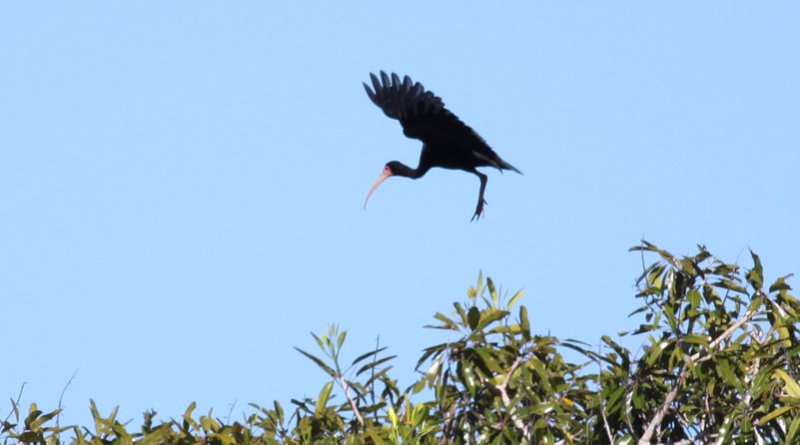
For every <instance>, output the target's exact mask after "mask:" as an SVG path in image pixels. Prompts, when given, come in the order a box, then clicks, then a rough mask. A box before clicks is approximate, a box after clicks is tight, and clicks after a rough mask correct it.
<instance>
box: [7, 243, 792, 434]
mask: <svg viewBox="0 0 800 445" xmlns="http://www.w3.org/2000/svg"><path fill="white" fill-rule="evenodd" d="M632 250H634V251H641V252H642V253H643V255H646V256H647V257H648V258H654V259H653V260H652V263H651V264H650V265H649V266H646V267H644V269H643V272H642V274H641V276H639V278H638V280H637V283H638V292H637V293H636V295H635V298H636V300H637V301H639V304H640V307H639V308H638V309H636V310H634V311H633V312H632V313H631V314H630V315H631V319H632V320H635V321H634V326H632V327H631V328H630V330H628V331H626V332H622V333H619V334H617V335H614V336H611V335H607V336H603V337H602V338H601V339H599V341H597V340H592V341H580V340H574V339H561V338H557V337H554V336H550V335H543V334H541V333H536V332H535V329H534V328H533V327H532V326H531V324H530V322H529V318H528V310H527V308H526V307H525V306H524V305H522V304H520V302H521V297H522V296H523V292H517V293H515V294H513V295H508V294H502V293H501V292H499V291H498V288H497V286H495V284H494V283H493V281H492V280H491V279H488V278H487V279H486V280H483V278H482V277H479V278H478V281H477V284H476V285H475V286H473V287H471V288H470V289H469V290H468V292H467V298H466V299H465V301H462V302H455V303H453V308H452V309H451V310H448V311H445V312H438V313H436V314H435V315H434V319H435V321H434V324H432V325H431V326H428V327H429V328H433V329H441V330H446V331H450V332H452V333H454V334H455V336H456V337H457V338H458V339H457V340H455V341H450V342H447V343H441V344H436V345H432V346H430V347H428V348H426V349H425V350H424V351H423V353H422V355H421V357H420V358H419V361H418V363H417V371H418V375H419V378H418V380H416V381H415V382H411V384H410V386H408V387H402V386H400V384H399V382H398V380H396V379H395V378H393V377H392V369H393V368H392V360H393V359H394V356H392V355H388V354H387V348H386V347H376V348H375V349H374V350H370V351H365V352H364V353H362V354H361V355H358V356H356V358H355V359H353V360H351V361H345V360H344V358H343V350H344V347H345V343H346V337H347V332H346V331H344V330H341V329H339V328H338V327H336V326H330V327H329V328H328V330H327V331H326V332H325V333H321V334H312V336H313V338H314V340H315V342H316V345H317V346H318V348H319V351H318V352H309V351H307V350H306V349H298V351H299V353H301V354H303V355H304V356H306V357H308V358H309V359H310V360H311V361H312V362H313V363H314V364H315V365H316V366H317V367H319V368H320V370H321V371H322V372H324V373H325V374H327V375H328V376H329V378H330V380H329V381H328V382H327V383H326V384H325V385H323V387H322V388H321V389H319V391H318V392H316V393H318V395H317V397H316V398H304V399H299V400H291V405H290V406H289V405H286V406H284V405H283V404H281V403H279V402H277V401H276V402H274V403H272V404H271V405H269V406H261V405H258V404H251V407H252V410H250V411H251V412H250V413H246V414H244V416H243V418H242V419H240V420H235V421H232V422H231V421H229V420H227V421H223V420H222V419H220V418H218V417H215V416H214V415H213V413H212V412H209V413H208V414H207V415H200V416H197V415H195V413H194V409H195V405H194V404H191V405H190V406H189V408H188V409H187V410H186V412H185V413H184V414H183V416H182V417H180V418H177V419H170V420H165V421H157V420H156V413H155V412H147V413H144V419H143V421H142V424H141V426H139V427H137V428H133V427H132V426H131V425H130V423H127V422H126V423H123V422H121V421H120V420H119V419H117V410H116V409H115V410H114V411H112V412H111V413H110V414H109V415H103V414H101V413H99V412H98V410H97V408H96V406H95V405H94V402H91V410H92V415H93V417H94V421H95V422H94V425H91V426H85V427H78V426H61V425H60V424H59V422H58V415H59V413H60V411H61V410H60V408H59V409H56V410H53V411H50V412H47V413H45V412H43V411H42V410H40V409H39V408H38V407H37V405H36V404H31V406H30V408H29V409H28V411H27V414H25V413H23V412H21V409H20V406H19V405H20V404H19V399H17V400H12V401H11V407H12V411H11V413H10V414H9V415H8V417H7V418H6V419H5V420H4V421H3V423H2V432H1V433H0V438H2V440H3V442H4V444H14V443H25V444H43V445H44V444H47V445H57V444H60V443H62V442H69V443H72V444H80V445H83V444H93V445H107V444H132V443H137V444H141V445H155V444H165V445H166V444H170V445H173V444H174V445H178V444H208V445H234V444H235V445H250V444H254V445H255V444H258V445H260V444H301V443H314V444H316V443H319V444H328V443H330V444H334V443H336V444H339V443H343V444H360V443H369V444H385V443H389V444H391V443H420V444H443V443H454V444H506V443H522V444H539V443H548V444H572V443H576V444H581V443H607V444H610V443H615V444H619V443H628V444H633V443H678V444H690V443H698V442H702V443H711V442H714V443H796V442H797V440H798V429H800V384H799V383H798V377H799V376H800V357H798V346H799V345H800V343H798V335H797V328H796V327H797V323H798V317H800V302H798V300H797V299H796V298H794V297H793V296H792V295H791V294H790V291H791V287H790V286H789V284H788V282H787V280H788V278H789V277H790V276H784V277H780V278H778V279H776V280H774V281H773V282H772V283H771V284H769V285H766V284H765V282H764V270H763V266H762V263H761V259H760V258H759V257H758V255H756V254H755V253H752V252H751V259H752V265H751V266H750V267H749V268H743V267H740V266H739V265H737V264H730V263H725V262H723V261H721V260H719V259H718V258H716V257H714V256H713V255H712V254H711V253H710V252H709V251H708V250H707V249H706V248H705V247H704V246H698V248H697V252H696V253H695V254H693V255H691V256H676V255H673V254H671V253H670V252H668V251H666V250H663V249H660V248H658V247H656V246H655V245H653V244H650V243H648V242H642V243H641V245H639V246H636V247H633V248H632ZM619 336H628V337H629V338H628V340H630V338H631V337H632V338H636V339H640V342H641V347H640V348H638V349H637V352H635V353H632V352H631V351H630V350H629V349H627V348H625V347H623V346H622V345H621V343H623V342H622V341H620V339H619ZM615 338H616V339H615ZM567 357H569V359H568V358H567ZM576 357H577V358H576Z"/></svg>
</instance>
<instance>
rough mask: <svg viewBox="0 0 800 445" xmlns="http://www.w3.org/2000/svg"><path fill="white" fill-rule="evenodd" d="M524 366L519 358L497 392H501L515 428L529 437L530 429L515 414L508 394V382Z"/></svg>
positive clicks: (498, 386)
mask: <svg viewBox="0 0 800 445" xmlns="http://www.w3.org/2000/svg"><path fill="white" fill-rule="evenodd" d="M521 364H522V358H517V360H516V361H514V363H513V364H512V365H511V368H510V369H509V370H508V373H507V374H506V376H505V378H504V379H503V383H501V384H499V385H497V386H496V388H497V390H498V391H500V398H501V399H502V400H503V405H505V406H506V410H508V413H509V415H510V416H511V421H512V422H514V426H516V427H517V428H518V429H519V430H520V431H522V434H523V435H524V436H525V437H528V433H529V428H528V426H527V425H525V422H523V421H522V419H520V418H519V417H517V414H516V413H515V412H514V408H513V407H512V406H511V399H510V398H509V397H508V393H507V392H506V388H507V387H508V381H509V380H511V375H512V374H514V371H516V370H517V368H519V365H521Z"/></svg>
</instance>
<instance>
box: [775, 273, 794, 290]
mask: <svg viewBox="0 0 800 445" xmlns="http://www.w3.org/2000/svg"><path fill="white" fill-rule="evenodd" d="M792 275H793V274H789V275H786V276H785V277H780V278H778V279H777V280H775V282H774V283H772V285H771V286H770V287H769V291H770V293H771V292H775V291H781V290H786V291H788V290H792V286H789V284H788V283H786V280H787V279H788V278H790V277H791V276H792Z"/></svg>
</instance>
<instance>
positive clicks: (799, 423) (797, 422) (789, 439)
mask: <svg viewBox="0 0 800 445" xmlns="http://www.w3.org/2000/svg"><path fill="white" fill-rule="evenodd" d="M798 428H800V417H795V418H794V420H793V421H792V424H791V425H789V431H788V432H787V433H786V440H785V442H786V443H795V441H794V437H795V436H797V430H798Z"/></svg>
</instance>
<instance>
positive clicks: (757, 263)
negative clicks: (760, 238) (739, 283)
mask: <svg viewBox="0 0 800 445" xmlns="http://www.w3.org/2000/svg"><path fill="white" fill-rule="evenodd" d="M750 256H751V257H753V268H752V269H750V270H748V271H747V281H749V282H750V285H751V286H753V288H754V289H761V286H763V285H764V268H763V267H762V266H761V259H760V258H759V257H758V255H756V254H755V253H754V252H753V251H752V250H751V251H750Z"/></svg>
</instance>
